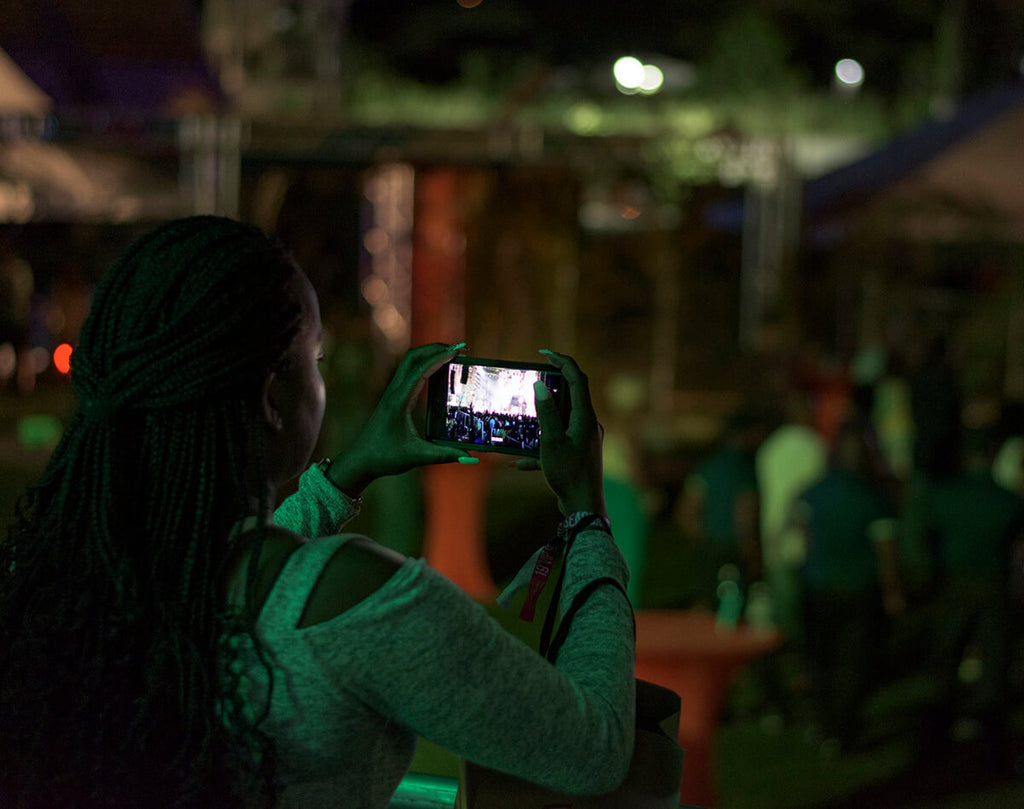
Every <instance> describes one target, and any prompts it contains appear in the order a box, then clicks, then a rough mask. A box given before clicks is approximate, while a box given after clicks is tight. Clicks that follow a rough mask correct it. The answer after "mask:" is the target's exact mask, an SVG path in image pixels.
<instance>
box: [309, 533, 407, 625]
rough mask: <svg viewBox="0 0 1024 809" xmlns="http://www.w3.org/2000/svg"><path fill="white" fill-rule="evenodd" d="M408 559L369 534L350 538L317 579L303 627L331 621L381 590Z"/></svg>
mask: <svg viewBox="0 0 1024 809" xmlns="http://www.w3.org/2000/svg"><path fill="white" fill-rule="evenodd" d="M404 562H405V557H404V556H402V555H401V554H400V553H396V552H395V551H393V550H391V549H390V548H386V547H384V546H383V545H380V544H378V543H376V542H374V541H373V540H371V539H367V538H366V537H361V536H355V537H351V538H350V539H348V540H347V541H346V542H345V544H343V545H342V546H341V547H340V548H338V550H337V551H336V552H335V553H334V555H333V556H332V557H331V559H330V560H329V561H328V562H327V564H326V565H325V566H324V569H323V572H322V573H321V574H320V578H319V579H317V582H316V585H314V587H313V590H312V592H311V593H310V595H309V599H308V600H307V601H306V608H305V610H304V611H303V613H302V618H301V619H300V621H299V627H307V626H313V625H314V624H319V623H323V622H324V621H329V620H331V619H332V618H335V617H337V616H338V615H340V614H341V613H343V612H345V611H346V610H348V609H350V608H352V607H354V606H355V605H356V604H358V603H359V602H361V601H363V600H364V599H366V598H368V597H369V596H371V595H373V593H375V592H377V590H379V589H380V588H381V587H382V586H383V585H384V584H386V583H387V582H388V580H389V579H390V578H391V577H392V576H393V575H394V574H395V572H396V571H397V570H398V569H399V568H400V567H401V566H402V564H403V563H404Z"/></svg>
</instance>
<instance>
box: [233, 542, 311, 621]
mask: <svg viewBox="0 0 1024 809" xmlns="http://www.w3.org/2000/svg"><path fill="white" fill-rule="evenodd" d="M256 536H257V535H256V532H253V531H250V532H248V534H244V535H242V536H241V537H240V538H239V544H238V548H237V550H236V551H235V552H234V554H233V555H232V558H231V559H230V560H229V562H228V576H227V592H228V599H229V601H230V602H231V603H232V604H234V605H236V606H241V605H242V604H244V603H245V583H246V578H247V576H248V572H249V563H250V561H251V559H252V554H253V550H254V548H255V545H256ZM304 542H305V540H304V539H303V538H302V537H301V536H299V535H298V534H295V533H293V532H291V531H287V530H285V529H284V528H279V527H278V526H276V525H268V526H267V527H266V533H265V534H264V536H263V542H262V543H261V545H260V556H259V561H258V562H257V563H256V581H255V583H254V588H253V594H252V595H253V600H254V605H253V606H254V607H255V611H256V612H259V610H260V609H261V608H262V607H263V603H264V602H265V601H266V600H267V596H269V595H270V591H271V589H272V588H273V586H274V582H276V581H277V577H278V576H279V575H280V573H281V570H282V569H283V568H284V566H285V563H286V562H287V561H288V558H289V557H290V556H291V555H292V553H294V552H295V550H296V549H298V548H299V547H300V546H302V544H303V543H304Z"/></svg>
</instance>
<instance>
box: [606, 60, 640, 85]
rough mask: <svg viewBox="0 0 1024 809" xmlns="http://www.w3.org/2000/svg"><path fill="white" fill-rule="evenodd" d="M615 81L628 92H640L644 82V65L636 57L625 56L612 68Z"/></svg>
mask: <svg viewBox="0 0 1024 809" xmlns="http://www.w3.org/2000/svg"><path fill="white" fill-rule="evenodd" d="M612 73H613V74H614V75H615V81H616V83H618V85H619V86H620V87H625V88H626V89H627V90H639V89H640V86H641V85H642V84H643V81H644V65H643V62H641V61H640V60H639V59H637V58H636V57H635V56H623V57H622V58H621V59H617V60H616V61H615V66H614V67H613V68H612Z"/></svg>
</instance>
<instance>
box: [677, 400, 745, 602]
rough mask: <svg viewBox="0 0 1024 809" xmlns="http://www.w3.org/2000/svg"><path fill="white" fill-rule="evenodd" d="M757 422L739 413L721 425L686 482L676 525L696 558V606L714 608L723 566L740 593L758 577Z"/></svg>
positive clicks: (678, 507)
mask: <svg viewBox="0 0 1024 809" xmlns="http://www.w3.org/2000/svg"><path fill="white" fill-rule="evenodd" d="M760 439H761V424H760V422H759V421H758V419H757V418H755V417H754V416H753V415H752V414H751V413H749V412H746V411H741V412H738V413H736V414H734V415H733V416H731V417H730V418H729V419H728V421H727V422H726V425H725V429H724V431H723V434H722V438H721V440H720V442H719V444H718V446H717V447H716V448H715V449H714V450H713V451H712V452H711V454H710V455H709V456H708V457H707V458H706V459H705V460H704V461H703V462H701V463H700V464H699V465H698V466H697V468H696V469H695V470H694V471H693V473H692V474H691V475H690V476H689V477H688V478H687V479H686V482H685V483H684V486H683V492H682V496H681V498H680V501H679V504H678V506H677V511H676V520H677V523H678V524H679V525H680V526H681V528H682V529H683V532H684V534H685V536H686V538H687V541H688V542H689V543H691V546H692V547H693V548H694V550H695V552H696V555H697V560H698V562H697V565H698V568H699V574H698V575H699V580H698V585H697V588H698V593H697V602H698V604H699V605H700V606H704V607H714V605H715V601H716V593H717V590H718V585H719V583H720V581H719V575H720V572H721V571H722V570H723V568H727V567H729V568H730V569H732V570H736V569H738V571H739V576H740V589H741V590H743V589H745V586H746V585H749V584H751V583H753V582H755V581H758V580H759V579H760V578H761V542H760V536H759V526H760V516H759V514H760V498H759V495H758V486H757V470H756V467H755V463H754V453H755V451H756V449H757V446H758V444H759V442H760Z"/></svg>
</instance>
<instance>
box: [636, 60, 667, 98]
mask: <svg viewBox="0 0 1024 809" xmlns="http://www.w3.org/2000/svg"><path fill="white" fill-rule="evenodd" d="M664 83H665V74H664V73H662V72H661V68H660V67H658V66H657V65H644V77H643V79H642V80H641V82H640V92H641V93H646V94H647V95H651V94H653V93H656V92H658V90H660V89H661V86H662V85H663V84H664Z"/></svg>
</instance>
